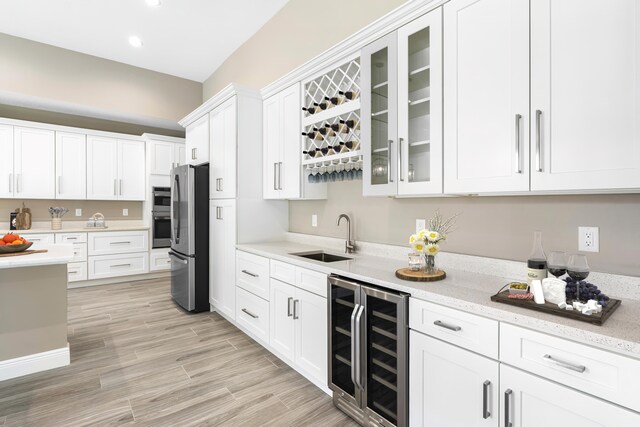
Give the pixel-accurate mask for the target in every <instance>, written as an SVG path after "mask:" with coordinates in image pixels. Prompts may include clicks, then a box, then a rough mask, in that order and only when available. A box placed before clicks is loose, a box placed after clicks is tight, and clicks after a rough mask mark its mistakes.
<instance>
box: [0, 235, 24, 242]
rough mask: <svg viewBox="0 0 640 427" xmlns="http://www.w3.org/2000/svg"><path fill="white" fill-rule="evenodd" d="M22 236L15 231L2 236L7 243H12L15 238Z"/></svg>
mask: <svg viewBox="0 0 640 427" xmlns="http://www.w3.org/2000/svg"><path fill="white" fill-rule="evenodd" d="M18 238H20V236H18V235H16V234H13V233H7V234H5V235H4V237H3V238H2V240H4V242H5V243H11V242H13V241H14V240H16V239H18Z"/></svg>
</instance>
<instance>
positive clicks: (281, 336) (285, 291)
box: [269, 279, 296, 360]
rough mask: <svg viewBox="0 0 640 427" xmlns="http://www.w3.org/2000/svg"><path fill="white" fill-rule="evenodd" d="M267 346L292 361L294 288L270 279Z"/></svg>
mask: <svg viewBox="0 0 640 427" xmlns="http://www.w3.org/2000/svg"><path fill="white" fill-rule="evenodd" d="M270 288H271V297H270V298H269V302H270V306H271V307H270V313H269V316H270V318H271V320H270V322H269V324H270V328H269V329H270V331H269V344H270V345H271V347H272V348H273V349H274V350H276V351H277V352H278V353H280V354H281V355H282V356H284V357H286V358H287V359H289V360H294V354H295V353H294V351H295V347H294V346H295V342H294V339H295V323H294V322H293V300H294V299H295V289H296V288H295V287H293V286H292V285H289V284H287V283H284V282H281V281H279V280H275V279H271V283H270Z"/></svg>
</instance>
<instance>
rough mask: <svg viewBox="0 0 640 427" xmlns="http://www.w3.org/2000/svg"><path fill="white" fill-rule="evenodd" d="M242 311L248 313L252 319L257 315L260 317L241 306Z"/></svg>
mask: <svg viewBox="0 0 640 427" xmlns="http://www.w3.org/2000/svg"><path fill="white" fill-rule="evenodd" d="M242 312H244V313H246V314H248V315H249V316H251V317H253V318H254V319H257V318H258V317H260V316H258V315H255V314H253V313H252V312H250V311H249V310H247V309H246V308H243V309H242Z"/></svg>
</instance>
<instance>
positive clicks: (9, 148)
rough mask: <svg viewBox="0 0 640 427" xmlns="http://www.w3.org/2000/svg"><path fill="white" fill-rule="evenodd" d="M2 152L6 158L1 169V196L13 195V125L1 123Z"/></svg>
mask: <svg viewBox="0 0 640 427" xmlns="http://www.w3.org/2000/svg"><path fill="white" fill-rule="evenodd" d="M0 153H2V156H3V157H4V158H5V161H4V162H3V168H2V170H1V171H0V198H9V197H13V183H14V181H15V175H14V173H13V126H7V125H0Z"/></svg>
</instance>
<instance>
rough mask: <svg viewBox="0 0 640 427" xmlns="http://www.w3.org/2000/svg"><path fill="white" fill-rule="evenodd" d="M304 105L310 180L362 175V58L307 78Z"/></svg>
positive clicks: (304, 162) (305, 157)
mask: <svg viewBox="0 0 640 427" xmlns="http://www.w3.org/2000/svg"><path fill="white" fill-rule="evenodd" d="M332 100H333V102H332ZM304 106H305V111H304V117H303V119H302V132H303V133H304V135H306V136H303V144H302V147H303V148H302V150H303V157H302V165H303V169H304V173H305V175H311V176H310V177H309V182H328V181H334V180H343V179H347V180H351V179H354V178H356V179H357V178H359V177H361V176H362V172H361V170H362V154H361V151H360V58H359V57H358V58H355V59H353V60H350V61H348V62H346V63H344V64H342V65H341V66H339V67H337V68H334V69H332V70H330V71H328V72H326V73H325V74H322V75H321V76H318V77H316V78H315V79H313V80H309V81H307V82H305V83H304Z"/></svg>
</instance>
